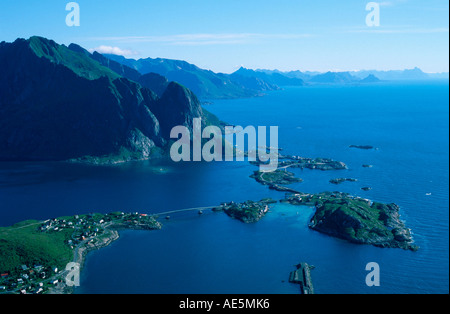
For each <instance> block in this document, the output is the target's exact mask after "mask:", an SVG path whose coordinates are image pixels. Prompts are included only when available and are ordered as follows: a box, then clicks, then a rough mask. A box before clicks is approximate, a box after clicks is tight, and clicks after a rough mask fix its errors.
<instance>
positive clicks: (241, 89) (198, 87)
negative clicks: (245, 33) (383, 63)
mask: <svg viewBox="0 0 450 314" xmlns="http://www.w3.org/2000/svg"><path fill="white" fill-rule="evenodd" d="M105 57H107V58H109V59H110V60H113V61H116V62H118V63H120V64H122V65H125V66H127V67H129V68H132V69H134V70H136V71H138V72H140V73H141V74H144V75H146V74H149V73H158V74H160V75H162V76H164V77H167V78H168V79H169V80H170V81H176V82H179V83H180V84H183V85H185V86H186V87H188V88H189V89H191V90H192V91H193V92H194V93H195V94H196V95H197V96H198V97H199V98H200V99H221V98H222V99H223V98H241V97H253V96H259V95H262V94H264V93H265V92H268V91H273V90H279V89H282V88H283V87H285V86H304V85H312V84H368V83H377V82H380V81H393V80H426V79H438V78H447V79H448V73H436V74H430V73H424V72H423V71H422V70H420V69H419V68H414V69H407V70H395V71H376V70H361V71H347V72H336V71H329V72H326V73H321V72H310V71H305V72H302V71H288V72H282V71H278V70H261V69H258V70H251V69H246V68H244V67H241V68H239V69H238V70H237V71H235V72H233V73H231V74H224V73H215V72H213V71H210V70H205V69H201V68H199V67H197V66H195V65H193V64H190V63H188V62H186V61H180V60H171V59H161V58H156V59H152V58H146V59H139V60H135V59H127V58H125V57H123V56H117V55H105Z"/></svg>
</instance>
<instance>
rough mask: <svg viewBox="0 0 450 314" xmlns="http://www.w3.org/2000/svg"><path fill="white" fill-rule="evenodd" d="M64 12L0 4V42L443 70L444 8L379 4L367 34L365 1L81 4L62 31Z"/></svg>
mask: <svg viewBox="0 0 450 314" xmlns="http://www.w3.org/2000/svg"><path fill="white" fill-rule="evenodd" d="M69 2H70V1H65V0H39V1H38V0H15V1H2V4H1V9H0V40H4V41H8V42H11V41H14V40H15V39H16V38H18V37H22V38H28V37H30V36H32V35H39V36H44V37H47V38H51V39H53V40H55V41H56V42H58V43H62V44H69V43H71V42H75V43H77V44H80V45H81V46H83V47H85V48H87V49H97V50H101V51H104V52H107V51H113V52H115V53H118V54H124V55H126V56H127V57H131V58H145V57H152V58H156V57H162V58H170V59H182V60H186V61H188V62H191V63H194V64H196V65H198V66H200V67H202V68H206V69H211V70H213V71H216V72H225V73H230V72H232V71H234V70H236V69H237V68H239V67H240V66H244V67H247V68H253V69H257V68H265V69H279V70H302V71H305V70H311V71H327V70H342V71H347V70H360V69H377V70H389V69H394V70H395V69H405V68H414V67H416V66H417V67H420V68H421V69H422V70H424V71H426V72H448V70H449V63H448V62H449V61H448V57H449V39H448V37H449V18H448V16H449V4H448V1H447V0H426V1H425V0H387V1H378V2H377V3H379V4H380V26H379V27H368V26H367V25H366V16H367V14H368V13H369V12H368V11H366V4H367V3H369V2H370V1H364V0H345V1H336V0H316V1H309V0H308V1H307V0H295V1H293V0H276V1H275V0H257V1H256V0H189V1H186V0H132V1H118V0H109V1H106V0H78V1H75V2H77V3H78V4H79V6H80V26H79V27H68V26H67V25H66V23H65V19H66V15H67V14H68V13H69V12H67V11H66V10H65V7H66V4H67V3H69ZM375 2H376V1H375Z"/></svg>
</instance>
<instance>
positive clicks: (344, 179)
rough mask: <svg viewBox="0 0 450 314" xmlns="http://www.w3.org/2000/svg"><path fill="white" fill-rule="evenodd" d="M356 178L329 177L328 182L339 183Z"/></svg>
mask: <svg viewBox="0 0 450 314" xmlns="http://www.w3.org/2000/svg"><path fill="white" fill-rule="evenodd" d="M357 181H358V180H357V179H353V178H337V179H331V180H330V183H332V184H341V183H344V182H357Z"/></svg>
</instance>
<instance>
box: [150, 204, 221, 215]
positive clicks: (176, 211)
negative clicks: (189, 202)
mask: <svg viewBox="0 0 450 314" xmlns="http://www.w3.org/2000/svg"><path fill="white" fill-rule="evenodd" d="M215 207H219V206H217V205H214V206H203V207H193V208H185V209H177V210H170V211H166V212H161V213H152V214H149V216H163V215H170V214H175V213H181V212H189V211H195V210H197V211H200V210H206V209H213V208H215Z"/></svg>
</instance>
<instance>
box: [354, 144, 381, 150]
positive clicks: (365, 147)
mask: <svg viewBox="0 0 450 314" xmlns="http://www.w3.org/2000/svg"><path fill="white" fill-rule="evenodd" d="M349 148H358V149H366V150H369V149H376V148H375V147H373V146H371V145H350V146H349Z"/></svg>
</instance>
